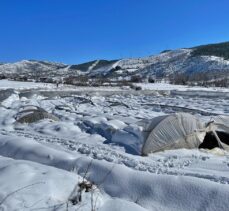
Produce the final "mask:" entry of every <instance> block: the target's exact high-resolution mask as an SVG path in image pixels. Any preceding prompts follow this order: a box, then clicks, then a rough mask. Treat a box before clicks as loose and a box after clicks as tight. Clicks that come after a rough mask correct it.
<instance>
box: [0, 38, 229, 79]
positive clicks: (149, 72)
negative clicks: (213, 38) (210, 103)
mask: <svg viewBox="0 0 229 211" xmlns="http://www.w3.org/2000/svg"><path fill="white" fill-rule="evenodd" d="M183 73H184V74H188V75H189V74H193V73H209V74H212V73H218V74H219V75H221V77H222V74H226V76H228V74H229V42H223V43H217V44H209V45H201V46H196V47H193V48H182V49H176V50H165V51H163V52H161V53H160V54H158V55H153V56H148V57H142V58H124V59H117V60H103V59H101V60H94V61H89V62H85V63H81V64H76V65H74V64H73V65H68V64H64V63H58V62H49V61H39V60H22V61H19V62H15V63H0V74H2V75H13V74H17V75H27V76H28V77H30V78H35V77H36V78H37V77H66V76H68V77H70V76H78V75H86V76H88V77H108V78H109V77H113V78H114V77H128V76H132V75H140V76H141V77H143V78H144V77H160V78H163V77H168V76H171V75H173V74H183ZM214 77H215V76H214Z"/></svg>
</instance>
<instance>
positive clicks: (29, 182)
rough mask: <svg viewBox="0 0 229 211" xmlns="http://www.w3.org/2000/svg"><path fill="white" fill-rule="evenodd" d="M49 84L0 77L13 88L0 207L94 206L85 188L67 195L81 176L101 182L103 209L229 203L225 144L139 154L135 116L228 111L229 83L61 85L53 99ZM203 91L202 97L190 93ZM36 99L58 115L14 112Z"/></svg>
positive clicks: (2, 85)
mask: <svg viewBox="0 0 229 211" xmlns="http://www.w3.org/2000/svg"><path fill="white" fill-rule="evenodd" d="M44 87H45V85H44V84H37V83H29V82H10V81H5V80H3V81H0V90H4V89H7V88H13V89H15V92H14V94H12V95H11V96H10V97H9V98H8V99H5V100H4V101H3V102H0V103H1V104H0V187H1V188H0V210H10V211H11V210H12V211H14V210H66V209H68V210H81V211H84V210H85V211H87V210H88V211H89V210H91V199H92V195H91V192H84V191H83V195H82V202H80V203H77V204H75V205H74V204H72V203H71V201H70V200H69V199H70V198H71V196H73V195H76V194H77V190H78V186H77V184H78V183H80V182H82V181H83V177H84V176H85V180H88V181H91V182H93V184H95V186H94V187H96V188H95V189H93V199H94V202H93V203H95V202H96V204H95V207H96V210H98V211H126V210H133V211H146V210H153V211H154V210H159V211H164V210H165V211H173V210H174V211H179V210H182V211H183V210H190V211H191V210H192V211H193V210H212V211H213V210H223V211H224V210H225V211H226V210H228V206H229V201H228V200H227V198H228V197H227V196H229V154H228V153H227V152H226V151H223V150H220V149H217V148H215V149H213V150H199V149H194V150H187V149H178V150H170V151H164V152H159V153H155V154H150V155H149V156H147V157H142V156H140V155H139V151H138V149H139V147H140V146H141V144H142V139H141V130H142V128H141V124H140V123H139V122H141V121H145V120H150V119H151V118H153V117H157V116H160V115H164V114H170V113H174V112H180V111H182V112H189V113H192V114H193V115H196V116H197V117H199V118H200V119H202V120H203V121H209V120H210V119H211V118H212V117H214V115H217V114H221V115H228V114H229V110H228V105H229V99H228V98H227V93H228V90H227V89H219V88H211V89H207V88H201V87H198V88H196V87H195V88H193V87H184V86H173V85H168V84H154V85H148V84H142V87H144V89H145V90H144V91H136V92H128V90H126V91H123V90H121V89H115V90H114V89H113V88H110V93H109V92H107V90H106V89H105V88H93V89H94V90H93V92H91V90H92V89H91V88H86V87H85V88H84V89H83V88H82V89H81V90H80V93H79V92H75V93H74V92H72V91H73V90H75V89H74V87H65V86H63V87H62V88H61V90H56V91H55V92H52V96H51V95H50V91H53V90H55V87H52V86H49V85H48V86H47V87H46V88H44ZM34 89H35V90H36V91H37V92H36V94H34V93H33V94H31V95H27V92H28V91H30V90H31V92H32V91H34ZM63 90H64V91H66V95H65V96H63V95H60V94H59V91H63ZM108 90H109V89H108ZM174 90H176V91H177V93H174V92H173V91H174ZM39 91H42V92H39ZM69 91H71V94H69V93H70V92H69ZM76 91H77V90H76ZM114 91H115V92H114ZM199 91H204V93H205V94H204V95H196V96H192V95H190V92H199ZM68 92H69V93H68ZM24 93H26V95H23V94H24ZM209 93H211V94H209ZM217 93H224V95H223V94H221V95H217ZM205 95H207V96H205ZM34 106H39V107H41V108H43V109H44V110H46V111H47V112H50V113H52V114H53V115H56V116H57V117H58V118H59V119H60V121H57V122H52V121H50V120H48V119H44V120H40V121H38V122H34V123H31V124H20V123H17V122H16V119H15V118H16V116H17V114H18V112H20V111H21V110H22V109H23V108H24V107H26V108H34ZM75 187H76V189H75ZM67 206H68V208H67Z"/></svg>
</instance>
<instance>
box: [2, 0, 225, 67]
mask: <svg viewBox="0 0 229 211" xmlns="http://www.w3.org/2000/svg"><path fill="white" fill-rule="evenodd" d="M228 40H229V1H228V0H0V61H2V62H14V61H18V60H22V59H37V60H49V61H59V62H64V63H69V64H74V63H81V62H85V61H89V60H94V59H116V58H124V57H141V56H146V55H152V54H156V53H159V52H160V51H162V50H165V49H175V48H181V47H191V46H195V45H200V44H206V43H214V42H222V41H228Z"/></svg>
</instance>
